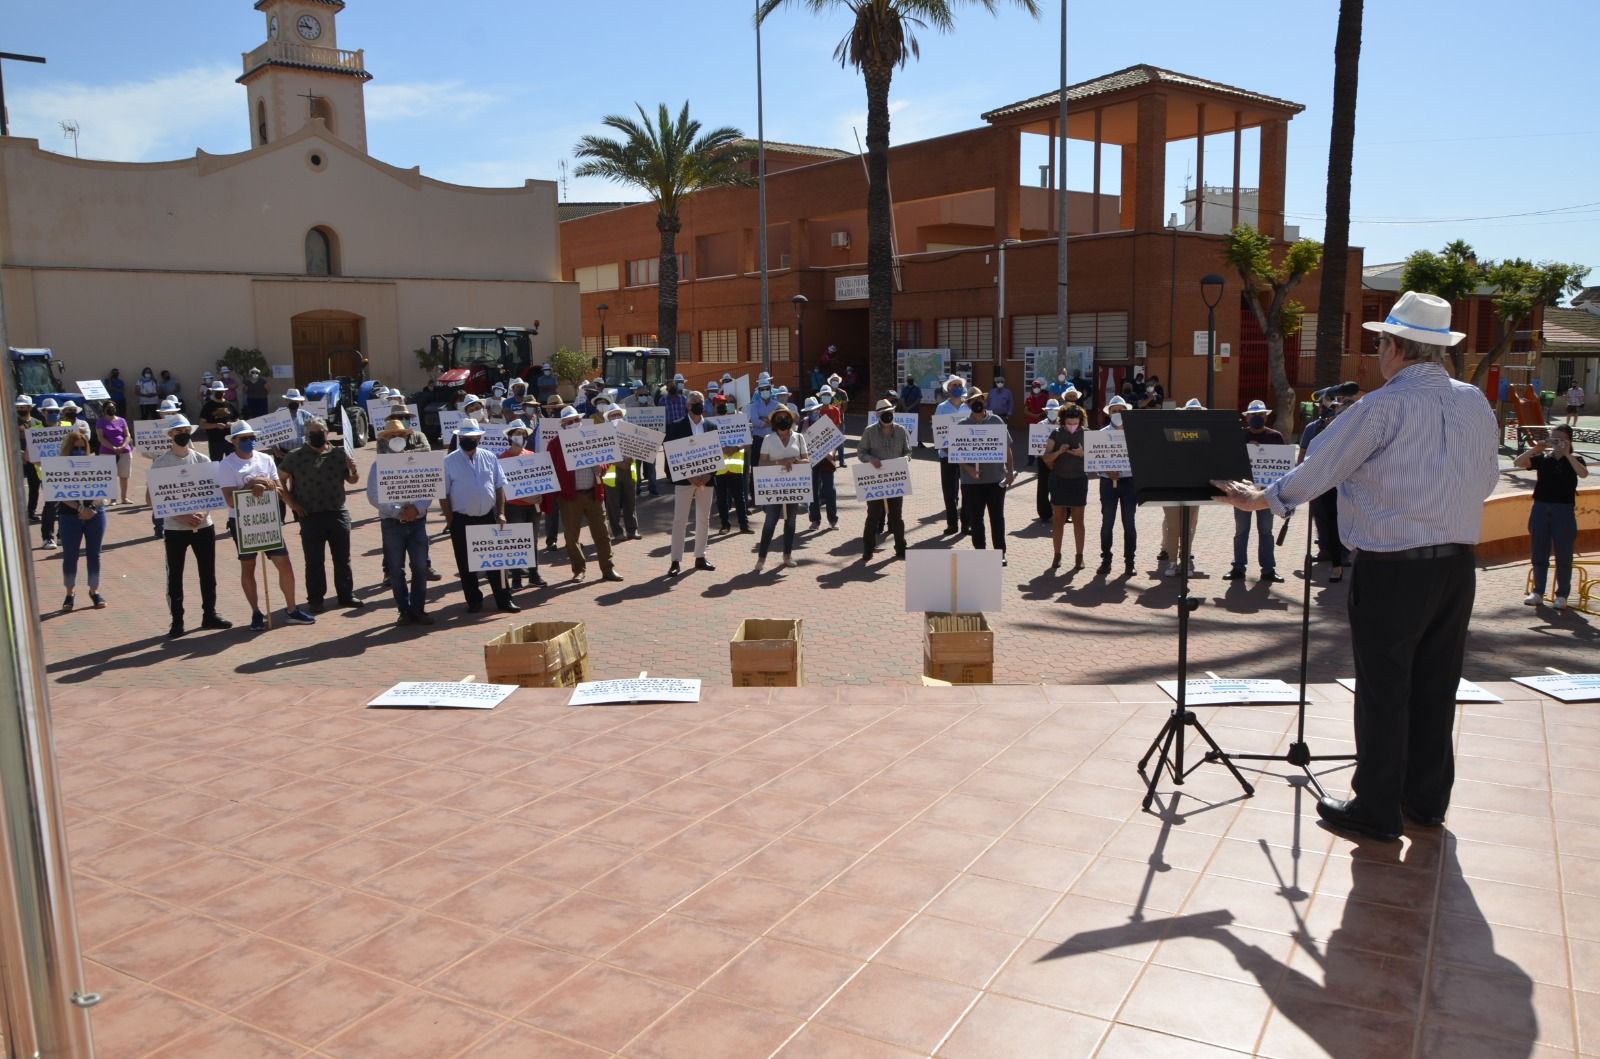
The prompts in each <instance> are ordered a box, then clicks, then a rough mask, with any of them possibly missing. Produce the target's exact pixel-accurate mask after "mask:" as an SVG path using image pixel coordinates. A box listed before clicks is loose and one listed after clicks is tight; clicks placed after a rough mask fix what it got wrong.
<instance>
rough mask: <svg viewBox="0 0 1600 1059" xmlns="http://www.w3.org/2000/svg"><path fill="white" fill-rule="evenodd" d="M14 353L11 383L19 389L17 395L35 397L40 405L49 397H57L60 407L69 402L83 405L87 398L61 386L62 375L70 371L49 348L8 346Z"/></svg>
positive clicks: (35, 400) (34, 399) (36, 402)
mask: <svg viewBox="0 0 1600 1059" xmlns="http://www.w3.org/2000/svg"><path fill="white" fill-rule="evenodd" d="M7 350H8V352H9V353H10V354H11V381H12V382H13V383H14V384H15V385H16V387H17V395H18V396H19V397H20V396H22V395H23V394H26V395H27V396H29V397H31V398H33V402H34V404H38V403H39V402H40V401H43V400H44V399H45V398H46V397H54V398H55V399H56V403H57V404H65V403H66V402H68V401H75V402H77V403H79V404H82V403H83V398H82V397H81V396H80V395H79V394H76V393H72V392H70V391H68V390H67V389H66V387H64V386H63V385H62V384H61V376H62V374H63V373H65V372H66V370H67V369H66V365H65V364H63V363H62V362H61V361H59V360H55V359H53V358H54V354H52V353H51V352H50V351H49V350H48V349H18V348H17V347H16V346H9V347H7Z"/></svg>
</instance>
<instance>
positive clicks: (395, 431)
mask: <svg viewBox="0 0 1600 1059" xmlns="http://www.w3.org/2000/svg"><path fill="white" fill-rule="evenodd" d="M409 415H410V413H408V412H407V411H406V409H404V408H400V409H397V410H395V411H393V412H390V413H389V417H388V418H387V419H385V420H384V421H383V429H382V430H380V431H379V432H378V448H379V449H381V450H385V451H388V452H391V453H400V452H405V451H407V450H408V449H412V448H418V449H420V451H423V452H426V451H428V439H427V438H426V437H423V436H422V435H421V434H420V433H417V432H415V431H413V430H412V429H411V426H410V422H409ZM419 439H420V445H419V444H418V440H419ZM396 442H398V443H399V445H398V447H396V445H395V443H396ZM378 495H379V494H378V465H377V463H373V464H372V466H371V467H369V468H367V502H368V503H370V504H371V505H372V506H373V507H374V508H376V509H377V512H378V525H379V527H380V529H381V531H382V534H383V575H384V587H386V588H388V589H389V590H390V592H391V593H393V595H394V605H395V609H396V610H398V611H399V612H400V616H399V617H398V618H396V619H395V624H396V625H411V624H413V623H415V624H417V625H432V624H433V615H431V614H429V613H428V610H427V606H428V582H429V581H435V580H438V575H436V574H435V573H434V572H433V565H432V564H431V563H430V562H429V561H428V508H430V507H431V506H433V501H432V500H425V499H423V500H410V501H407V502H406V503H404V504H387V503H383V502H382V501H380V500H379V499H378ZM408 563H409V565H410V581H409V582H408V581H407V574H406V571H407V564H408Z"/></svg>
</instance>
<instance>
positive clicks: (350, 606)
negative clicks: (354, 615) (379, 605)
mask: <svg viewBox="0 0 1600 1059" xmlns="http://www.w3.org/2000/svg"><path fill="white" fill-rule="evenodd" d="M339 606H341V607H343V608H345V609H346V610H360V609H361V608H362V607H364V606H366V603H364V602H362V601H361V600H359V599H357V598H356V597H354V596H346V597H345V598H343V599H341V600H340V601H339Z"/></svg>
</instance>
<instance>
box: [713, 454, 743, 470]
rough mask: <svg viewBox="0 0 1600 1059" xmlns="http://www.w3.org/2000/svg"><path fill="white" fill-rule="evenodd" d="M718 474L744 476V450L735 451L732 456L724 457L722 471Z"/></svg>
mask: <svg viewBox="0 0 1600 1059" xmlns="http://www.w3.org/2000/svg"><path fill="white" fill-rule="evenodd" d="M717 473H718V474H743V473H744V450H743V449H734V450H733V455H732V456H724V457H723V458H722V470H720V471H718V472H717Z"/></svg>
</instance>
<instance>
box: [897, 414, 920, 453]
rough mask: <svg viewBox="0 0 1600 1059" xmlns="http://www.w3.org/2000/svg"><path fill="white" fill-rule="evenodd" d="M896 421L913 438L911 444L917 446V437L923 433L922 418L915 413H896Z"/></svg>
mask: <svg viewBox="0 0 1600 1059" xmlns="http://www.w3.org/2000/svg"><path fill="white" fill-rule="evenodd" d="M894 421H895V422H896V423H899V424H900V425H901V426H902V427H904V428H905V431H906V434H907V435H908V436H909V437H910V438H911V444H912V445H916V443H917V436H918V435H920V434H921V433H922V417H921V416H919V415H917V413H915V412H896V413H895V414H894Z"/></svg>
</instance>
